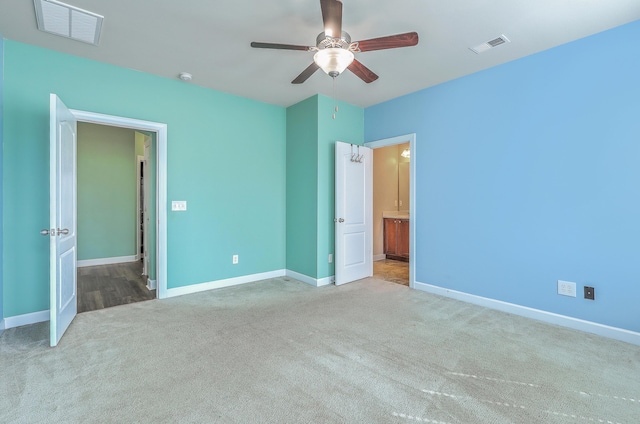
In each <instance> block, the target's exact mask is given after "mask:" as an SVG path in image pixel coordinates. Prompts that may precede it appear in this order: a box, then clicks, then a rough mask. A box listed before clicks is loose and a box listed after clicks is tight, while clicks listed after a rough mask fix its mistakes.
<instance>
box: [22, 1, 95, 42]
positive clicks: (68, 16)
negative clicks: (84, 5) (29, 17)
mask: <svg viewBox="0 0 640 424" xmlns="http://www.w3.org/2000/svg"><path fill="white" fill-rule="evenodd" d="M34 4H35V7H36V20H37V21H38V29H39V30H40V31H44V32H48V33H51V34H55V35H60V36H62V37H66V38H71V39H72V40H78V41H82V42H84V43H89V44H95V45H98V42H99V41H100V31H101V29H102V21H103V20H104V16H100V15H98V14H95V13H92V12H88V11H86V10H83V9H79V8H77V7H75V6H71V5H68V4H65V3H62V2H59V1H56V0H34Z"/></svg>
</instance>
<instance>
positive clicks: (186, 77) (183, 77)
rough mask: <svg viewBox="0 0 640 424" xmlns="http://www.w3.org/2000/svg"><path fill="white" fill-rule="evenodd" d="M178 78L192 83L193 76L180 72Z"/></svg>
mask: <svg viewBox="0 0 640 424" xmlns="http://www.w3.org/2000/svg"><path fill="white" fill-rule="evenodd" d="M178 78H180V79H181V80H182V81H191V79H192V78H193V75H191V74H190V73H189V72H180V74H178Z"/></svg>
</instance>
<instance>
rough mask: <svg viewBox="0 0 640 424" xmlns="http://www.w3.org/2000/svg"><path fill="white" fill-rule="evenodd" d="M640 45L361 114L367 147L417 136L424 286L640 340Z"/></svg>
mask: <svg viewBox="0 0 640 424" xmlns="http://www.w3.org/2000/svg"><path fill="white" fill-rule="evenodd" d="M638 40H640V21H636V22H633V23H631V24H628V25H624V26H621V27H618V28H615V29H612V30H609V31H606V32H603V33H600V34H596V35H594V36H591V37H588V38H584V39H581V40H578V41H575V42H572V43H569V44H565V45H563V46H560V47H556V48H554V49H550V50H547V51H544V52H542V53H539V54H536V55H533V56H529V57H526V58H523V59H520V60H517V61H513V62H510V63H507V64H505V65H502V66H498V67H495V68H492V69H489V70H486V71H483V72H479V73H476V74H473V75H470V76H467V77H463V78H460V79H457V80H454V81H451V82H448V83H445V84H441V85H439V86H436V87H433V88H429V89H425V90H422V91H419V92H415V93H412V94H409V95H407V96H404V97H400V98H397V99H394V100H391V101H388V102H385V103H382V104H379V105H375V106H373V107H370V108H367V109H366V110H365V140H367V141H372V140H377V139H381V138H387V137H392V136H397V135H400V134H407V133H414V132H415V133H416V138H417V148H416V151H415V152H412V159H413V158H414V157H415V164H416V198H417V199H416V216H415V219H416V221H415V223H416V240H417V245H416V264H415V265H416V281H418V282H422V283H427V284H432V285H435V286H440V287H444V288H448V289H453V290H457V291H461V292H466V293H471V294H474V295H478V296H483V297H487V298H492V299H497V300H501V301H505V302H510V303H514V304H518V305H524V306H527V307H531V308H536V309H540V310H545V311H550V312H554V313H558V314H562V315H567V316H571V317H576V318H580V319H585V320H588V321H593V322H597V323H601V324H605V325H610V326H614V327H619V328H624V329H628V330H632V331H640V308H638V306H637V305H638V299H640V267H639V266H638V260H639V258H640V44H638ZM489 54H490V52H489ZM425 72H428V70H426V71H425ZM558 279H563V280H568V281H574V282H576V283H577V285H578V297H577V298H569V297H564V296H559V295H558V294H556V292H557V286H556V280H558ZM584 285H591V286H594V287H595V294H596V300H595V301H588V300H585V299H583V296H582V287H583V286H584Z"/></svg>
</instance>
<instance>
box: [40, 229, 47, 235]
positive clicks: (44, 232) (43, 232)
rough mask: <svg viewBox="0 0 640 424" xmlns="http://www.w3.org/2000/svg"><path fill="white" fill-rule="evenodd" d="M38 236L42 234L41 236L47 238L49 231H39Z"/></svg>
mask: <svg viewBox="0 0 640 424" xmlns="http://www.w3.org/2000/svg"><path fill="white" fill-rule="evenodd" d="M40 234H42V235H43V236H48V235H49V230H48V229H47V228H45V229H44V230H42V231H40Z"/></svg>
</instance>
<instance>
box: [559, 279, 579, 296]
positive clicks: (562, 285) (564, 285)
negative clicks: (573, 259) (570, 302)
mask: <svg viewBox="0 0 640 424" xmlns="http://www.w3.org/2000/svg"><path fill="white" fill-rule="evenodd" d="M558 294H559V295H562V296H569V297H576V283H574V282H572V281H564V280H558Z"/></svg>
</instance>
